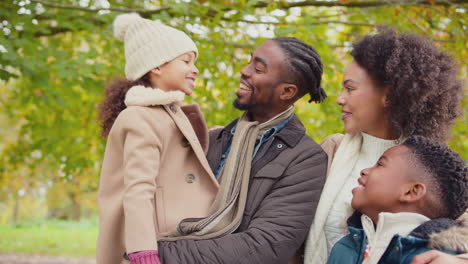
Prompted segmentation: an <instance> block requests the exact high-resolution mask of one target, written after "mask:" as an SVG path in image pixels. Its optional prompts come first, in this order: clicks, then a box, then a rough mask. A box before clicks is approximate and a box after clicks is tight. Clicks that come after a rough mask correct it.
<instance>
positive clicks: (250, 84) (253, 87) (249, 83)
mask: <svg viewBox="0 0 468 264" xmlns="http://www.w3.org/2000/svg"><path fill="white" fill-rule="evenodd" d="M241 80H242V81H243V82H244V83H246V84H247V86H249V87H250V88H251V89H252V91H254V90H255V89H256V88H257V87H255V85H253V84H252V83H251V82H250V81H249V80H247V77H245V76H244V75H241Z"/></svg>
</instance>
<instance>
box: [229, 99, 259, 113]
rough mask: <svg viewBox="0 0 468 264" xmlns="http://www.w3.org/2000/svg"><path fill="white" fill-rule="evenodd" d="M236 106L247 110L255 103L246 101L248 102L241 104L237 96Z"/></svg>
mask: <svg viewBox="0 0 468 264" xmlns="http://www.w3.org/2000/svg"><path fill="white" fill-rule="evenodd" d="M233 104H234V107H235V108H237V109H239V110H242V111H246V110H249V109H250V108H252V106H254V104H253V103H252V102H250V100H249V102H248V103H246V104H241V103H239V98H236V100H234V103H233Z"/></svg>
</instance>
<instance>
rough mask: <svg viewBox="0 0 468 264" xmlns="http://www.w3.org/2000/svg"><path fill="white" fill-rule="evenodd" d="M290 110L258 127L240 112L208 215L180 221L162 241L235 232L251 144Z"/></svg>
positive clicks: (244, 195)
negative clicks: (216, 192) (175, 229)
mask: <svg viewBox="0 0 468 264" xmlns="http://www.w3.org/2000/svg"><path fill="white" fill-rule="evenodd" d="M293 110H294V107H293V106H291V107H290V108H288V109H287V110H286V111H284V112H282V113H280V114H278V115H277V116H275V117H273V118H271V119H270V120H268V121H266V122H264V123H261V124H259V123H258V122H256V121H254V122H251V121H249V120H248V116H247V112H244V114H243V115H242V116H241V117H240V119H239V121H238V122H237V127H236V132H235V133H234V137H233V139H232V144H231V151H230V153H229V156H228V158H227V161H226V164H225V165H224V168H223V171H222V172H221V176H220V178H221V179H222V181H221V186H220V189H219V192H218V194H217V195H216V198H215V201H214V202H213V205H212V207H211V209H210V212H211V213H210V215H209V216H208V217H206V218H201V219H193V218H191V219H184V220H183V221H182V222H181V223H180V224H179V227H178V230H177V232H175V233H173V234H171V235H170V237H168V238H162V240H166V241H174V240H179V239H211V238H215V237H219V236H221V235H225V234H229V233H232V232H233V231H235V230H236V229H237V227H239V225H240V223H241V220H242V215H243V213H244V210H245V203H246V200H247V191H248V187H249V179H250V169H251V162H252V155H253V150H254V147H255V143H256V141H257V139H259V138H260V137H261V135H262V134H263V133H264V132H265V131H266V130H268V129H270V128H271V127H274V126H275V125H277V124H279V123H281V122H282V121H283V120H285V119H286V118H288V117H289V116H290V115H291V114H292V113H293ZM160 240H161V239H160Z"/></svg>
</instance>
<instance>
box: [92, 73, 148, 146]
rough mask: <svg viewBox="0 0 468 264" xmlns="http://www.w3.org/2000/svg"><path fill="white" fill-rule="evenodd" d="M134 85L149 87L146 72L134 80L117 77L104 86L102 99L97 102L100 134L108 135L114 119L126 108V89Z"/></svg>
mask: <svg viewBox="0 0 468 264" xmlns="http://www.w3.org/2000/svg"><path fill="white" fill-rule="evenodd" d="M135 85H143V86H147V87H150V86H151V84H150V81H149V76H148V74H146V75H144V76H143V77H141V78H140V79H138V80H136V81H130V80H127V79H125V78H117V79H115V80H113V81H112V82H111V83H110V84H109V85H108V86H107V87H106V90H105V97H104V100H103V101H102V102H101V103H100V104H99V120H100V121H101V128H102V136H104V137H106V136H107V135H109V132H110V130H111V128H112V125H113V124H114V122H115V119H116V118H117V116H118V115H119V114H120V112H122V110H124V109H125V108H126V106H125V102H124V101H125V95H126V94H127V91H128V90H129V89H130V88H131V87H132V86H135Z"/></svg>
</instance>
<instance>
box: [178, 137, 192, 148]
mask: <svg viewBox="0 0 468 264" xmlns="http://www.w3.org/2000/svg"><path fill="white" fill-rule="evenodd" d="M180 144H181V145H182V147H184V148H188V147H190V142H189V141H188V139H187V138H183V139H182V141H181V142H180Z"/></svg>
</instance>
